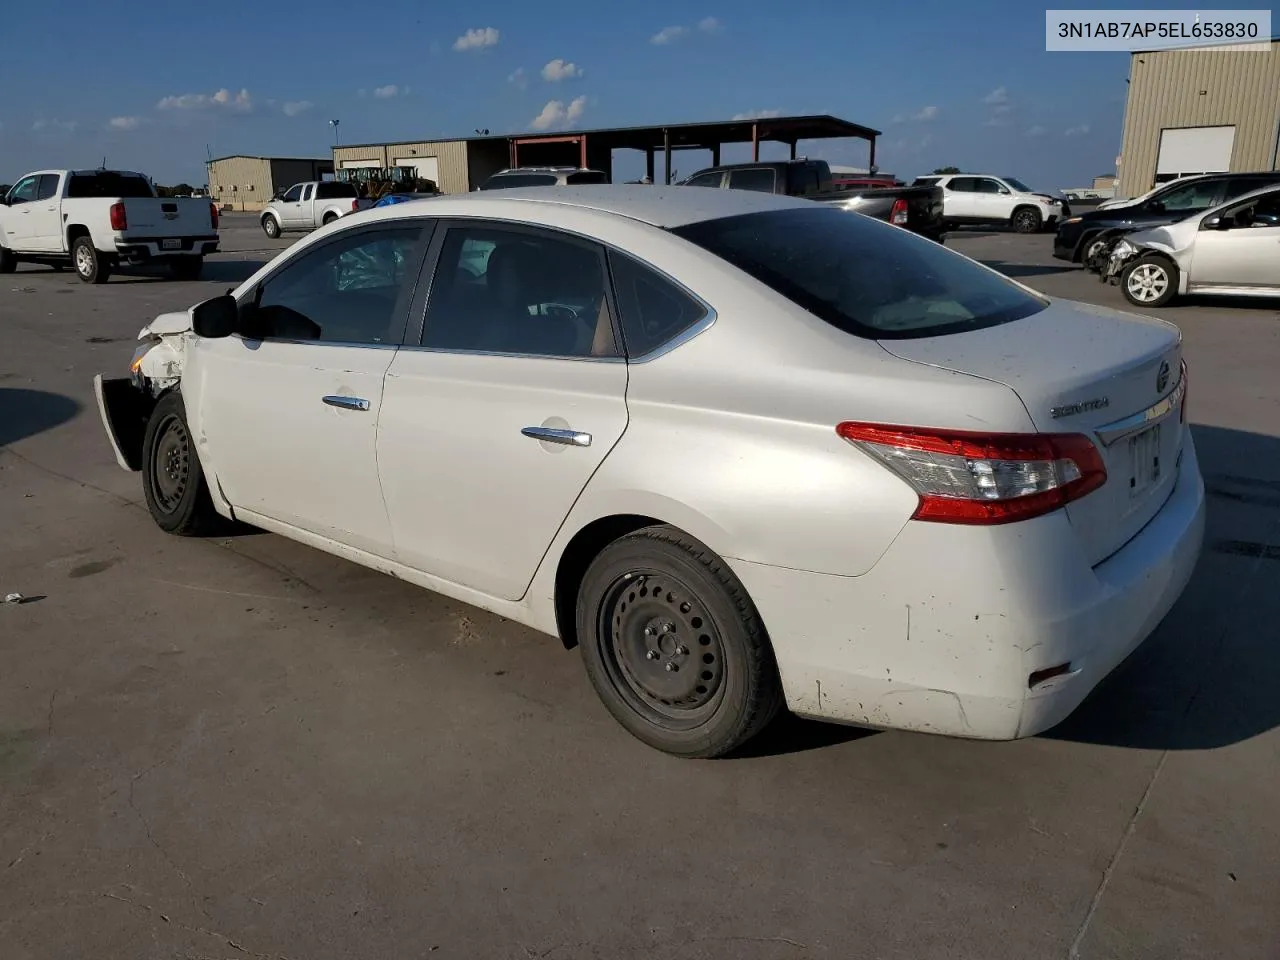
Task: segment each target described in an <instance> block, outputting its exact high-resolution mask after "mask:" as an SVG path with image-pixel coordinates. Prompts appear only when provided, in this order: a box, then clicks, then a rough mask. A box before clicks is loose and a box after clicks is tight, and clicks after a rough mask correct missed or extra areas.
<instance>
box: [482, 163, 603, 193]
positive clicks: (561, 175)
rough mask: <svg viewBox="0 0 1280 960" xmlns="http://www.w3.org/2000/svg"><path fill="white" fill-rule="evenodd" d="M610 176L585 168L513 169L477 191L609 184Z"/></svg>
mask: <svg viewBox="0 0 1280 960" xmlns="http://www.w3.org/2000/svg"><path fill="white" fill-rule="evenodd" d="M608 182H609V175H608V174H607V173H604V172H603V171H601V170H589V169H587V168H585V167H513V168H511V169H510V170H501V171H499V172H498V173H495V174H494V175H493V176H491V177H490V178H489V179H488V180H486V181H485V182H484V183H482V184H480V186H479V187H478V188H477V189H480V190H508V189H510V188H512V187H568V186H574V187H576V186H581V185H582V184H588V183H608Z"/></svg>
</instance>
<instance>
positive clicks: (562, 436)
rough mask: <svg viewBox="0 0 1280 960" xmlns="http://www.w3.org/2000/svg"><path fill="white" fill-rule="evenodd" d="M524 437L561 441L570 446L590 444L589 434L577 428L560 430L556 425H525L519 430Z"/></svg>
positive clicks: (548, 441) (586, 445)
mask: <svg viewBox="0 0 1280 960" xmlns="http://www.w3.org/2000/svg"><path fill="white" fill-rule="evenodd" d="M520 432H521V433H523V434H524V435H525V436H526V437H533V439H535V440H545V441H547V443H563V444H565V445H566V446H570V447H589V446H591V434H589V433H582V432H580V431H578V430H560V429H558V428H556V427H525V428H524V429H522V430H521V431H520Z"/></svg>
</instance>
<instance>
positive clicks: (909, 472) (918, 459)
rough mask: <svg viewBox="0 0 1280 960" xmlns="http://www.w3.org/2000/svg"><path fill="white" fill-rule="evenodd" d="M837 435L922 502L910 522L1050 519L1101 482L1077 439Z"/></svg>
mask: <svg viewBox="0 0 1280 960" xmlns="http://www.w3.org/2000/svg"><path fill="white" fill-rule="evenodd" d="M836 433H838V434H839V435H840V436H842V437H844V438H845V439H846V440H848V441H849V442H850V443H852V444H853V445H854V446H856V447H858V448H859V449H860V450H863V451H865V452H866V453H867V454H869V455H870V456H872V457H874V458H875V459H876V460H878V461H880V462H881V463H883V464H884V465H885V466H886V467H888V468H889V469H890V470H892V471H893V472H894V473H896V474H897V475H898V476H900V477H901V478H902V479H903V480H905V481H906V482H907V483H908V484H910V486H911V487H912V489H914V490H915V491H916V493H917V494H919V496H920V505H919V506H918V507H916V512H915V513H914V514H913V515H912V518H913V519H915V520H929V521H933V522H935V523H965V524H997V523H1011V522H1012V521H1015V520H1026V519H1029V518H1031V517H1038V516H1041V515H1042V514H1046V513H1051V512H1052V511H1054V510H1057V509H1059V508H1060V507H1064V506H1066V505H1067V504H1068V503H1070V502H1071V501H1072V500H1078V499H1080V498H1081V497H1083V496H1084V495H1085V494H1087V493H1090V492H1092V491H1094V490H1096V489H1098V488H1099V487H1100V486H1102V485H1103V484H1104V483H1106V481H1107V468H1106V466H1105V465H1104V464H1103V462H1102V455H1101V454H1100V453H1099V452H1098V448H1097V447H1096V446H1094V444H1093V441H1092V440H1090V439H1089V438H1088V437H1086V436H1084V435H1083V434H1047V433H976V432H970V431H966V430H932V429H922V428H917V427H895V426H886V425H883V424H875V423H842V424H840V425H839V426H838V427H836Z"/></svg>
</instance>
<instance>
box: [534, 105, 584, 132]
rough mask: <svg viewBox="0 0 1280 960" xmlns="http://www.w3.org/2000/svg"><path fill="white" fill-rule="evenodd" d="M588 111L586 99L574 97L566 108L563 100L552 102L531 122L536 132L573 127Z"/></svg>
mask: <svg viewBox="0 0 1280 960" xmlns="http://www.w3.org/2000/svg"><path fill="white" fill-rule="evenodd" d="M586 109H587V98H586V97H574V98H573V99H572V100H571V101H569V105H568V106H567V107H566V106H565V105H564V101H563V100H550V101H548V102H547V105H546V106H545V107H543V108H542V112H541V113H539V114H538V115H537V116H536V117H534V118H533V120H532V121H530V123H529V126H530V127H532V128H533V129H534V130H550V129H551V128H552V127H561V126H563V127H571V126H573V125H574V124H575V123H577V122H578V121H579V120H580V119H582V114H583V112H584V111H585V110H586Z"/></svg>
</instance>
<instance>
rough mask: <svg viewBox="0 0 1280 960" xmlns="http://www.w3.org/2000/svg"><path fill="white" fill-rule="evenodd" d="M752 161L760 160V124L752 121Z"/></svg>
mask: <svg viewBox="0 0 1280 960" xmlns="http://www.w3.org/2000/svg"><path fill="white" fill-rule="evenodd" d="M751 162H752V163H759V162H760V124H758V123H756V122H754V121H752V123H751Z"/></svg>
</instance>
